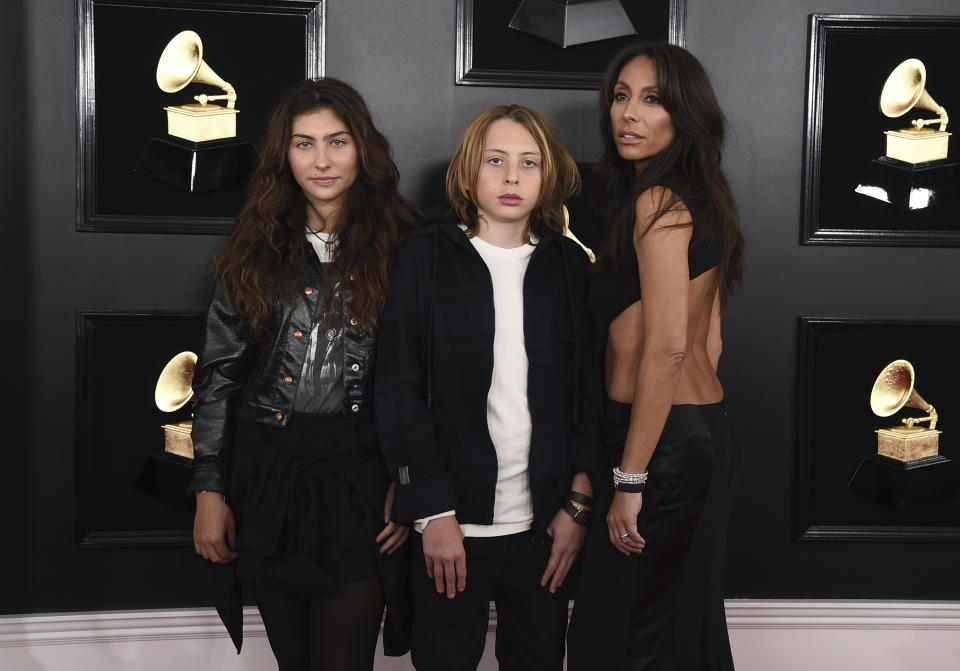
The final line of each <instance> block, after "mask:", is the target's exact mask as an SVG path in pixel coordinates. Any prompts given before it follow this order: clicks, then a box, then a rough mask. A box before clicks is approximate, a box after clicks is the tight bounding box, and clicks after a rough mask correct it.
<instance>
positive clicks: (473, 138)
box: [447, 105, 580, 240]
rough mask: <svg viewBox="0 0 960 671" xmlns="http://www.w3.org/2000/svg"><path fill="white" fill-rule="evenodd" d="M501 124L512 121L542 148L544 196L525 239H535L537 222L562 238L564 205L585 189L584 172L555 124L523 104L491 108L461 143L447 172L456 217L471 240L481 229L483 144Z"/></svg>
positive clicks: (448, 193) (541, 184) (448, 192)
mask: <svg viewBox="0 0 960 671" xmlns="http://www.w3.org/2000/svg"><path fill="white" fill-rule="evenodd" d="M501 119H510V120H511V121H515V122H517V123H518V124H520V125H521V126H523V127H524V128H526V129H527V131H528V132H529V133H530V135H532V136H533V139H534V140H535V141H536V143H537V147H538V148H539V149H540V155H541V164H540V165H541V175H542V177H541V182H540V196H539V197H538V198H537V204H536V205H535V206H534V208H533V211H532V212H531V213H530V219H529V220H528V221H527V228H526V229H525V230H524V232H523V238H524V240H529V233H530V227H531V226H534V225H535V224H537V223H542V224H543V225H545V226H546V227H547V228H550V229H552V230H554V231H556V232H557V233H562V232H563V228H564V220H563V202H564V201H565V200H566V199H567V198H569V197H570V196H571V195H572V194H574V193H576V192H577V191H578V190H579V188H580V173H579V172H577V165H576V163H574V161H573V158H572V157H571V156H570V154H569V153H568V152H567V150H566V149H565V148H564V147H563V144H561V142H560V139H559V138H558V137H557V132H556V130H555V129H554V127H553V124H551V123H550V120H549V119H547V117H546V116H544V115H543V114H541V113H540V112H538V111H537V110H535V109H531V108H529V107H524V106H523V105H498V106H497V107H491V108H490V109H488V110H486V111H484V112H481V113H480V115H479V116H477V118H475V119H474V120H473V121H471V122H470V125H469V126H467V129H466V130H465V131H463V137H462V138H461V139H460V144H459V145H458V146H457V150H456V151H455V152H454V154H453V159H452V160H451V161H450V167H449V168H447V198H448V199H449V201H450V206H451V208H452V209H453V212H454V214H456V215H457V217H458V218H459V219H460V221H462V222H463V223H464V225H465V226H466V227H467V235H470V236H473V235H474V234H476V231H477V226H478V224H479V218H478V214H477V208H478V206H479V204H478V203H477V197H476V193H477V176H478V174H479V173H480V164H481V162H482V161H483V143H484V140H485V139H486V137H487V130H489V128H490V126H491V125H492V124H493V123H494V122H496V121H500V120H501Z"/></svg>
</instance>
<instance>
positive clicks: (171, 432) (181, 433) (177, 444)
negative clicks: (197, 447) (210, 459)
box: [163, 420, 193, 459]
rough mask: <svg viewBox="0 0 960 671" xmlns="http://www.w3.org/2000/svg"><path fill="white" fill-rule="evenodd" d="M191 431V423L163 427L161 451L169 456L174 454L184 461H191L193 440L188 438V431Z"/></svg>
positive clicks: (178, 423)
mask: <svg viewBox="0 0 960 671" xmlns="http://www.w3.org/2000/svg"><path fill="white" fill-rule="evenodd" d="M192 429H193V422H192V421H190V420H188V421H186V422H177V423H176V424H164V425H163V442H164V446H163V450H164V452H169V453H170V454H176V455H177V456H180V457H183V458H184V459H193V439H192V438H191V437H190V431H191V430H192Z"/></svg>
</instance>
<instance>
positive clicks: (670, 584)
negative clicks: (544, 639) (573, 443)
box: [567, 184, 736, 671]
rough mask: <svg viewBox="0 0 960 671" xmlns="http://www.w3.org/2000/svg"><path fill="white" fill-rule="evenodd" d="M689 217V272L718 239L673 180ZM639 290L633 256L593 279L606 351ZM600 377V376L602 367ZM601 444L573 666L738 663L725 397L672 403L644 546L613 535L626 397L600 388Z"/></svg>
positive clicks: (712, 255)
mask: <svg viewBox="0 0 960 671" xmlns="http://www.w3.org/2000/svg"><path fill="white" fill-rule="evenodd" d="M667 186H669V187H670V188H672V189H673V191H674V192H675V193H677V194H678V195H679V196H680V197H681V198H682V200H683V201H684V204H685V205H686V206H687V209H688V210H689V211H690V214H691V216H692V217H693V228H694V230H693V238H692V240H691V243H690V248H689V252H688V260H689V266H690V279H691V280H692V279H694V278H695V277H697V276H699V275H700V274H702V273H704V272H706V271H707V270H709V269H711V268H713V267H714V266H716V265H717V264H718V263H719V261H720V253H719V250H718V246H717V245H715V244H713V243H712V242H711V241H710V240H708V239H706V237H705V236H704V235H703V234H702V231H700V230H699V228H698V226H697V204H698V202H697V201H698V199H697V197H696V196H695V195H694V194H693V193H692V191H691V189H689V188H684V186H685V185H682V184H680V185H678V184H668V185H667ZM638 300H640V282H639V279H638V274H637V268H636V261H634V264H633V266H632V267H625V268H623V269H622V270H621V271H620V272H614V271H612V270H609V269H607V270H603V271H601V272H600V273H598V274H597V276H596V277H595V278H594V281H593V283H592V285H591V288H590V297H589V302H590V310H591V313H592V316H593V319H594V322H595V326H596V328H597V333H598V335H599V340H600V341H601V343H600V347H601V349H600V351H601V352H604V351H606V341H607V334H608V329H609V327H610V323H611V322H612V321H613V320H614V319H615V318H616V317H617V315H619V314H620V313H621V312H623V310H625V309H626V308H627V307H629V306H630V305H632V304H633V303H635V302H636V301H638ZM601 379H602V376H601ZM603 398H604V404H603V406H604V408H603V410H604V412H603V445H604V457H605V459H606V463H605V465H606V467H607V470H606V471H605V472H603V473H602V474H601V477H600V478H599V482H598V483H596V484H597V492H596V495H597V503H596V507H595V509H594V515H593V521H592V523H591V528H590V530H589V532H588V536H587V541H586V544H585V546H584V551H583V556H582V562H583V565H582V574H581V579H580V584H579V589H578V592H577V595H576V602H575V605H574V609H573V615H572V617H571V620H570V630H569V634H568V667H567V668H568V670H569V671H583V670H589V671H596V670H598V669H603V670H604V671H627V670H629V671H640V670H643V671H727V670H729V669H733V660H732V657H731V654H730V643H729V640H728V638H727V627H726V616H725V613H724V607H723V587H722V579H723V564H724V562H723V560H724V554H725V551H726V521H727V516H728V511H729V507H730V499H731V488H732V484H733V483H732V481H733V477H734V474H735V471H736V468H735V458H734V453H733V449H734V440H733V435H732V430H731V428H730V424H729V421H728V419H727V416H726V411H725V409H724V407H723V404H722V403H715V404H709V405H674V406H673V407H672V408H671V410H670V413H669V415H668V417H667V421H666V425H665V426H664V429H663V433H662V434H661V437H660V440H659V442H658V443H657V448H656V450H655V452H654V454H653V457H652V459H651V460H650V463H649V465H648V471H649V473H650V479H649V482H648V485H647V490H646V492H644V496H643V508H642V509H641V511H640V515H639V517H638V520H637V527H638V530H639V532H640V535H641V536H643V537H644V538H645V539H646V541H647V544H646V548H645V549H644V551H643V553H642V554H640V555H632V556H629V557H627V556H625V555H622V554H621V553H620V552H618V551H617V550H616V549H615V548H614V547H613V546H612V545H611V544H610V539H609V536H608V532H607V524H606V519H605V518H606V512H607V510H608V509H609V507H610V502H611V500H612V498H613V485H612V482H611V478H610V469H612V468H613V467H614V466H617V465H618V464H619V463H620V459H621V455H622V454H623V447H624V442H625V440H626V435H627V429H628V427H629V423H630V409H631V406H630V404H627V403H618V402H616V401H614V400H612V399H610V398H609V397H608V396H607V395H606V393H605V391H604V394H603Z"/></svg>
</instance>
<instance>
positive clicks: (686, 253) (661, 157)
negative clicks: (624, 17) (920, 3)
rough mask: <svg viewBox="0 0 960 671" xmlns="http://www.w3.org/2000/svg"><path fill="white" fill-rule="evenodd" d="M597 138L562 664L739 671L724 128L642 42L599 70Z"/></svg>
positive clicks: (708, 102)
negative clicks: (594, 429)
mask: <svg viewBox="0 0 960 671" xmlns="http://www.w3.org/2000/svg"><path fill="white" fill-rule="evenodd" d="M600 127H601V132H602V135H603V146H604V151H603V156H602V158H601V160H600V162H599V164H598V167H597V172H598V175H599V180H598V181H599V183H600V184H601V185H602V188H603V189H604V192H603V194H602V206H601V209H602V214H603V215H604V220H605V221H607V222H609V225H610V228H609V231H608V233H607V240H606V243H605V245H604V247H603V249H602V252H601V256H600V260H599V265H600V268H599V272H598V274H597V275H596V277H595V278H594V280H593V282H592V284H591V288H590V296H589V304H590V309H591V312H592V315H593V319H594V323H595V325H596V327H597V328H598V331H599V336H600V339H601V342H602V353H603V368H604V381H605V392H606V394H605V397H604V412H603V419H602V424H603V444H604V452H605V456H606V460H607V469H608V470H607V471H606V472H607V473H608V475H607V477H605V478H603V479H602V480H601V481H600V483H599V487H598V491H597V497H598V500H597V512H599V513H603V515H598V517H599V518H600V519H598V522H599V523H598V524H596V525H595V526H594V528H592V529H591V532H590V533H591V535H590V537H589V538H588V539H587V544H586V549H585V551H584V566H583V576H582V582H581V585H580V591H579V594H578V596H577V600H576V605H575V607H574V612H573V617H572V620H571V626H570V632H569V668H570V669H571V670H577V669H587V668H590V669H594V668H610V669H614V668H615V669H650V670H653V669H656V670H657V671H674V670H691V671H693V670H697V671H707V670H715V669H732V668H733V661H732V659H731V655H730V644H729V642H728V639H727V631H726V620H725V615H724V609H723V590H722V584H721V580H722V575H723V558H724V554H725V543H726V541H725V538H726V520H727V515H728V510H729V505H730V497H731V494H730V492H731V484H732V483H731V481H732V479H733V477H734V473H735V459H734V453H733V449H734V444H733V440H732V432H731V429H730V425H729V420H728V419H727V415H726V411H725V409H724V406H723V402H722V401H723V397H724V393H723V387H722V386H721V384H720V380H719V379H718V378H717V374H716V370H717V362H718V359H719V356H720V313H721V311H722V309H723V308H724V307H725V306H726V305H727V304H728V303H729V301H730V299H731V297H732V296H733V294H734V293H735V291H736V289H737V287H738V285H739V283H740V279H741V276H742V270H743V238H742V235H741V233H740V229H739V223H738V217H737V212H736V206H735V204H734V199H733V196H732V194H731V191H730V187H729V185H728V184H727V180H726V178H725V177H724V174H723V171H722V169H721V165H720V159H721V147H722V144H723V137H724V128H725V122H724V118H723V114H722V112H721V110H720V107H719V105H718V104H717V101H716V97H715V95H714V92H713V89H712V87H711V85H710V82H709V79H708V77H707V75H706V73H705V72H704V69H703V67H702V66H701V65H700V63H699V62H698V61H697V59H696V58H695V57H694V56H693V55H691V54H690V53H689V52H688V51H686V50H685V49H682V48H680V47H677V46H673V45H669V44H640V43H638V44H635V45H631V46H629V47H628V48H626V49H624V50H623V51H622V52H621V53H620V54H618V55H617V57H616V58H615V59H614V60H613V62H612V63H611V65H610V67H609V68H608V70H607V72H606V75H605V77H604V82H603V88H602V90H601V92H600ZM611 473H612V476H611V475H609V474H611Z"/></svg>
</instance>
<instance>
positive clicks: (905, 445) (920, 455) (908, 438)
mask: <svg viewBox="0 0 960 671" xmlns="http://www.w3.org/2000/svg"><path fill="white" fill-rule="evenodd" d="M876 433H877V454H879V455H882V456H884V457H890V458H891V459H895V460H896V461H902V462H904V463H910V462H912V461H917V460H918V459H926V458H928V457H935V456H937V455H938V454H940V434H941V433H942V431H938V430H936V429H925V428H921V427H917V426H914V427H906V426H895V427H893V428H892V429H877V431H876Z"/></svg>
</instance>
